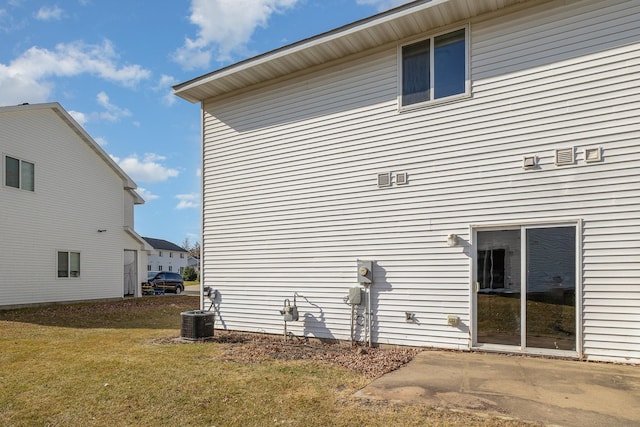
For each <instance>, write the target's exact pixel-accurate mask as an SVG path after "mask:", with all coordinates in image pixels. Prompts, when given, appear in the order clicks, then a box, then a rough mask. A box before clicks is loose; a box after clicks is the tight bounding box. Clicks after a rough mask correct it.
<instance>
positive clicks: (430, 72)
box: [174, 0, 640, 363]
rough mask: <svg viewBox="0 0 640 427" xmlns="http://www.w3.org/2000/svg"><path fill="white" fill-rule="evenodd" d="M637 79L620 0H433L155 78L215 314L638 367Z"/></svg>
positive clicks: (304, 329) (229, 322)
mask: <svg viewBox="0 0 640 427" xmlns="http://www.w3.org/2000/svg"><path fill="white" fill-rule="evenodd" d="M639 72H640V3H639V2H637V1H618V0H607V1H596V0H551V1H538V0H476V1H468V0H442V1H431V2H428V1H417V2H413V3H410V4H408V5H405V6H402V7H400V8H397V9H394V10H391V11H389V12H386V13H383V14H380V15H377V16H374V17H371V18H369V19H365V20H362V21H359V22H356V23H353V24H351V25H347V26H344V27H341V28H338V29H336V30H334V31H331V32H328V33H325V34H321V35H319V36H317V37H313V38H310V39H306V40H303V41H301V42H298V43H294V44H292V45H289V46H285V47H283V48H281V49H278V50H275V51H273V52H268V53H265V54H263V55H260V56H257V57H255V58H252V59H248V60H246V61H242V62H240V63H237V64H234V65H231V66H229V67H226V68H224V69H222V70H219V71H214V72H212V73H209V74H206V75H204V76H201V77H198V78H195V79H193V80H191V81H188V82H185V83H183V84H180V85H177V86H176V87H174V90H175V93H176V94H177V95H178V96H180V97H182V98H184V99H186V100H189V101H191V102H201V105H202V119H203V131H204V135H203V153H202V154H203V181H202V182H203V215H204V217H203V238H202V253H203V255H202V277H201V281H202V282H203V284H204V285H205V286H210V287H212V288H214V289H216V290H217V291H218V293H214V294H213V295H214V296H216V297H220V301H219V310H217V311H216V315H218V316H219V319H218V321H217V322H216V324H217V325H222V326H223V327H225V328H228V329H237V330H247V331H266V332H271V333H282V329H283V316H281V315H280V312H279V310H281V309H282V306H283V305H284V301H285V299H288V300H290V301H291V302H293V301H294V297H295V298H296V300H297V304H298V309H299V312H300V320H299V321H297V322H288V325H287V326H288V328H287V329H288V331H290V332H292V333H294V334H297V335H305V336H315V337H320V338H339V339H347V340H348V339H350V338H353V337H355V339H356V340H366V339H367V338H368V339H370V340H371V341H373V342H377V343H388V344H403V345H416V346H429V347H438V348H450V349H460V350H469V349H481V350H492V351H508V352H521V353H536V354H544V355H553V356H568V357H580V358H585V359H588V360H612V361H622V362H635V363H638V362H640V317H639V316H638V302H639V301H640V287H639V286H638V283H640V253H639V249H638V241H640V185H639V184H640V173H639V172H638V171H639V170H640V144H639V143H638V141H639V140H640V126H638V123H639V122H640V113H639V111H640V98H639V97H638V93H639V90H640V79H638V73H639ZM360 267H365V269H364V270H362V272H363V273H365V276H366V273H368V271H370V270H373V274H372V275H371V278H370V280H372V284H367V283H366V281H367V280H369V279H368V278H366V277H362V275H361V274H360V273H361V271H360ZM358 288H359V289H360V292H358ZM353 289H355V290H353ZM362 292H366V293H365V295H364V297H362ZM367 294H368V295H369V298H367ZM361 297H362V298H361ZM358 301H359V303H357V302H358ZM209 305H210V304H208V302H207V301H205V300H204V298H203V307H207V306H209ZM367 335H368V336H367Z"/></svg>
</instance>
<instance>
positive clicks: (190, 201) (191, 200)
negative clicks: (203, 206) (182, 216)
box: [176, 193, 200, 209]
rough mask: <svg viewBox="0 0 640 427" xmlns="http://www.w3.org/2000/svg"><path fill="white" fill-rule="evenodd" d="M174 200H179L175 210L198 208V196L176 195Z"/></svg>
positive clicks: (194, 194)
mask: <svg viewBox="0 0 640 427" xmlns="http://www.w3.org/2000/svg"><path fill="white" fill-rule="evenodd" d="M176 199H178V200H180V201H179V202H178V204H177V205H176V209H192V208H198V207H200V194H198V193H191V194H178V195H176Z"/></svg>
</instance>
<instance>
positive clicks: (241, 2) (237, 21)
mask: <svg viewBox="0 0 640 427" xmlns="http://www.w3.org/2000/svg"><path fill="white" fill-rule="evenodd" d="M298 1H299V0H191V16H190V17H189V19H190V21H191V23H192V24H194V25H196V26H197V27H198V32H197V37H196V38H195V39H191V38H188V37H187V38H186V39H185V41H184V45H183V46H182V47H181V48H180V49H178V50H176V51H175V52H174V56H173V57H174V60H175V61H176V62H178V63H179V64H181V65H182V66H183V68H185V69H188V70H189V69H194V68H201V67H207V66H209V63H210V61H211V58H212V57H215V59H216V60H217V61H219V62H224V61H229V60H231V59H232V54H234V53H246V45H247V43H248V42H249V41H250V39H251V36H252V34H253V32H254V31H255V29H256V28H257V27H266V26H267V23H268V21H269V18H270V17H271V15H273V14H274V13H283V12H284V11H285V10H286V9H288V8H291V7H293V6H294V5H295V4H296V3H297V2H298Z"/></svg>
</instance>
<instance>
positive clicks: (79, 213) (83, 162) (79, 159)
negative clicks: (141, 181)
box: [0, 103, 151, 307]
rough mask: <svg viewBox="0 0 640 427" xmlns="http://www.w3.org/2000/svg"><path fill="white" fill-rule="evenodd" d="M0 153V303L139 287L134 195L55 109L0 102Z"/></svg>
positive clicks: (96, 295)
mask: <svg viewBox="0 0 640 427" xmlns="http://www.w3.org/2000/svg"><path fill="white" fill-rule="evenodd" d="M0 153H1V157H2V158H1V162H2V163H1V164H0V172H1V176H2V182H1V184H2V185H1V186H0V236H1V238H0V272H2V280H0V291H1V294H2V298H1V299H0V306H1V307H13V306H20V305H26V304H34V303H51V302H63V301H79V300H98V299H110V298H122V297H123V295H140V283H141V281H142V279H144V278H145V271H144V266H146V264H147V262H146V253H147V252H146V251H147V250H150V249H151V248H150V247H149V246H148V245H147V243H146V242H145V241H144V240H143V239H142V238H141V237H140V236H138V234H137V233H136V232H135V231H134V228H133V225H134V206H135V205H137V204H142V203H144V200H143V199H142V198H141V197H140V196H139V195H138V194H137V193H136V192H135V188H136V184H135V183H134V182H133V181H132V180H131V178H129V177H128V176H127V174H126V173H125V172H123V171H122V169H120V168H119V167H118V165H117V164H116V163H115V162H114V161H113V160H112V159H111V158H110V157H109V155H108V154H107V153H105V152H104V150H102V148H100V146H99V145H98V144H97V143H96V142H95V141H94V140H93V139H92V138H91V137H90V136H89V135H88V134H87V133H86V132H85V131H84V129H82V127H81V126H80V125H78V123H76V121H75V120H74V119H73V118H72V117H71V116H70V115H69V114H68V113H67V112H66V111H65V110H64V108H62V106H61V105H60V104H58V103H48V104H35V105H20V106H15V107H1V108H0ZM25 261H26V262H25ZM141 266H142V268H140V267H141Z"/></svg>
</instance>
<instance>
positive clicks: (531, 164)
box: [522, 156, 538, 169]
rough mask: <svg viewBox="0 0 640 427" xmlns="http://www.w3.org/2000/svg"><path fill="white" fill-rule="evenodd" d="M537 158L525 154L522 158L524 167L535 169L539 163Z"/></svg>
mask: <svg viewBox="0 0 640 427" xmlns="http://www.w3.org/2000/svg"><path fill="white" fill-rule="evenodd" d="M536 160H537V159H536V156H525V157H524V159H522V167H523V168H525V169H533V168H535V167H536V164H537V163H538V162H537V161H536Z"/></svg>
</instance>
